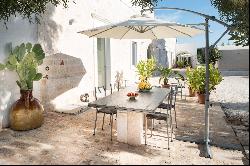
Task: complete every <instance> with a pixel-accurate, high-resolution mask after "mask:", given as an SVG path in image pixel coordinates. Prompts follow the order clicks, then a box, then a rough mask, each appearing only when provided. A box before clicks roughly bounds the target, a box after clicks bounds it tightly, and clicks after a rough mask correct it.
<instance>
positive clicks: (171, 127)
mask: <svg viewBox="0 0 250 166" xmlns="http://www.w3.org/2000/svg"><path fill="white" fill-rule="evenodd" d="M169 120H170V132H171V142H173V117H172V111H171V110H170V118H169Z"/></svg>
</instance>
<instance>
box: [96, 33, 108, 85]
mask: <svg viewBox="0 0 250 166" xmlns="http://www.w3.org/2000/svg"><path fill="white" fill-rule="evenodd" d="M97 61H98V86H105V87H109V86H108V85H109V83H110V75H111V65H110V40H109V39H101V38H98V39H97Z"/></svg>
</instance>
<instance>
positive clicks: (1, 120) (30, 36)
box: [0, 17, 37, 129]
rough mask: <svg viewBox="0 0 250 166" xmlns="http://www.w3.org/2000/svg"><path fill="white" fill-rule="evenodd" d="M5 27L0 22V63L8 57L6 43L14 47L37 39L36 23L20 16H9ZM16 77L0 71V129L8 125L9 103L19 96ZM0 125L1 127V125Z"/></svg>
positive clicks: (14, 74) (12, 73) (10, 73)
mask: <svg viewBox="0 0 250 166" xmlns="http://www.w3.org/2000/svg"><path fill="white" fill-rule="evenodd" d="M7 27H8V29H6V27H5V25H4V23H3V22H0V63H5V61H6V58H7V57H8V49H7V45H8V44H10V43H12V47H13V48H14V47H15V46H16V45H19V44H21V43H23V42H31V43H35V42H36V41H37V25H36V24H29V22H28V21H27V20H23V19H22V18H20V17H16V18H14V17H13V18H11V19H10V22H9V23H7ZM17 79H18V77H17V75H16V73H15V72H9V71H7V70H5V71H0V129H1V128H2V127H7V126H8V118H9V117H8V114H9V110H10V107H11V105H12V104H13V103H14V102H15V101H16V100H17V99H18V98H19V88H18V86H17V85H16V80H17ZM1 126H2V127H1Z"/></svg>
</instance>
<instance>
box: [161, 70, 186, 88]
mask: <svg viewBox="0 0 250 166" xmlns="http://www.w3.org/2000/svg"><path fill="white" fill-rule="evenodd" d="M158 71H159V72H160V75H161V76H160V79H159V83H161V82H163V84H161V85H162V87H163V88H169V87H170V84H169V83H168V82H169V78H170V77H171V76H174V75H178V76H179V77H181V79H183V76H182V75H181V74H180V73H179V72H178V71H174V70H173V69H171V68H168V67H163V66H160V67H158Z"/></svg>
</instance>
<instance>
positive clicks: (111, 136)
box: [111, 114, 113, 141]
mask: <svg viewBox="0 0 250 166" xmlns="http://www.w3.org/2000/svg"><path fill="white" fill-rule="evenodd" d="M112 129H113V114H112V115H111V141H112Z"/></svg>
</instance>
